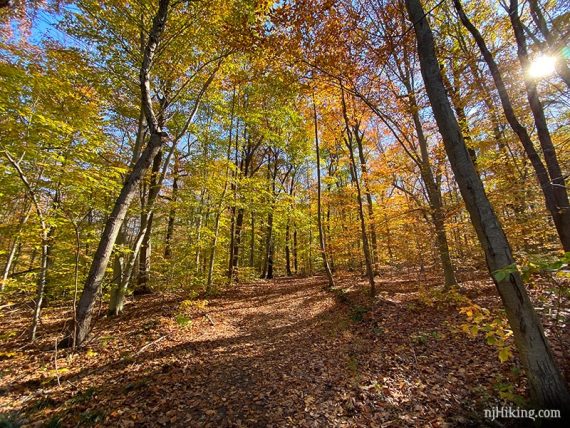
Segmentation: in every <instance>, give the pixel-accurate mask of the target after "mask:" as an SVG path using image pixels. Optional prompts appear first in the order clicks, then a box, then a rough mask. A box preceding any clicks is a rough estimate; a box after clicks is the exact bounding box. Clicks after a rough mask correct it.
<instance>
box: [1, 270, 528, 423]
mask: <svg viewBox="0 0 570 428" xmlns="http://www.w3.org/2000/svg"><path fill="white" fill-rule="evenodd" d="M352 282H354V279H352ZM323 283H324V281H323V280H322V279H319V278H309V279H289V280H288V279H279V280H276V281H267V282H258V283H254V284H240V285H238V286H236V287H235V288H234V289H232V290H230V291H227V292H226V293H224V294H223V295H222V296H221V297H218V298H215V299H212V300H211V301H210V302H209V304H208V306H207V307H206V308H204V309H194V310H193V311H192V317H191V318H192V325H191V326H186V327H181V326H180V325H179V323H177V322H176V321H175V318H176V315H177V313H179V312H180V298H179V297H173V296H171V297H168V298H165V297H163V296H149V297H145V298H143V299H140V300H137V301H136V302H134V303H131V304H129V305H128V306H127V308H126V315H125V316H124V317H121V318H119V319H106V318H105V319H102V320H100V322H99V323H98V325H97V328H96V330H95V332H94V339H93V340H92V342H91V343H90V346H89V348H88V350H87V351H84V352H82V353H79V354H69V355H66V354H64V353H62V352H60V353H59V354H58V356H57V363H58V364H57V370H56V368H55V361H56V359H55V358H54V356H55V355H54V352H53V351H50V352H45V351H46V350H47V349H51V348H50V347H53V343H54V342H55V338H56V334H55V333H57V332H58V331H60V330H61V328H62V325H61V321H60V320H59V319H56V318H55V311H54V312H53V314H52V315H53V316H54V318H53V319H51V318H50V312H49V311H48V312H47V316H46V326H45V328H47V329H48V330H50V331H52V332H53V333H54V334H53V335H52V336H50V337H46V338H45V339H44V342H42V343H41V344H40V346H41V347H43V350H44V352H38V350H33V349H29V350H25V351H22V353H21V355H20V354H16V355H15V356H13V357H11V358H8V359H5V360H4V361H0V369H2V372H3V378H2V379H1V380H0V382H1V386H2V394H1V395H0V406H2V407H4V408H6V409H7V410H12V411H13V412H19V413H18V414H19V416H18V417H20V418H21V420H22V421H24V422H28V423H32V424H33V423H34V422H36V423H38V425H42V424H44V423H46V421H55V420H59V422H60V425H61V426H75V425H77V424H80V425H89V424H97V425H105V426H157V425H163V426H181V427H182V426H212V427H224V426H260V427H261V426H284V425H290V426H314V427H322V426H445V425H446V424H450V425H451V426H453V425H462V426H469V424H472V426H478V425H479V424H480V423H481V421H480V418H481V417H482V408H485V406H488V405H490V403H491V402H494V400H496V398H495V397H496V396H497V395H498V391H497V388H496V383H497V382H499V381H503V382H505V381H508V380H510V381H513V382H515V383H517V382H519V379H518V378H512V376H511V372H510V369H511V368H512V366H511V365H510V364H505V365H502V366H500V365H499V364H498V363H497V360H496V354H495V351H494V350H493V349H491V348H489V347H487V346H486V345H484V344H483V342H482V341H481V340H478V341H474V340H470V339H468V338H467V337H466V336H465V335H464V334H462V333H460V332H459V331H458V328H457V326H458V325H459V324H460V322H461V321H462V320H461V318H460V316H459V315H458V314H457V310H456V309H453V308H447V309H445V308H443V309H442V308H435V307H433V308H432V307H429V306H425V305H422V304H421V303H420V302H419V301H418V300H417V293H416V292H415V291H414V289H413V288H414V287H413V286H410V284H409V283H408V282H405V281H403V282H401V283H398V282H397V281H396V282H392V283H391V285H388V284H384V286H383V290H384V291H383V292H382V293H381V295H380V296H379V297H378V299H377V300H376V302H375V303H374V304H373V305H371V306H369V307H368V306H367V303H366V300H364V298H363V297H362V299H363V300H359V299H360V297H361V296H360V293H356V294H355V296H353V297H354V299H353V300H352V301H353V303H352V304H351V305H346V304H343V303H340V302H339V301H338V299H336V298H335V297H334V296H333V295H332V294H331V293H327V292H324V291H323V290H322V286H323ZM359 287H360V286H359ZM362 287H363V286H362ZM349 294H350V293H349ZM362 294H363V293H362ZM359 296H360V297H359ZM358 302H361V303H358ZM205 313H207V314H208V317H209V319H208V318H206V317H205V316H204V315H205ZM59 317H61V313H60V314H59ZM212 322H213V323H214V324H213V325H212ZM454 326H455V327H454ZM141 349H142V351H141ZM19 358H24V359H25V361H26V363H25V364H24V363H17V362H16V361H18V359H19ZM18 365H21V366H22V367H19V368H18V370H14V367H16V366H18ZM58 382H59V384H58ZM519 386H520V385H519ZM513 392H516V391H513Z"/></svg>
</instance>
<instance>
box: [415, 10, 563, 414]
mask: <svg viewBox="0 0 570 428" xmlns="http://www.w3.org/2000/svg"><path fill="white" fill-rule="evenodd" d="M406 8H407V10H408V14H409V17H410V21H411V22H412V25H413V27H414V31H415V34H416V38H417V50H418V56H419V60H420V67H421V72H422V77H423V80H424V84H425V86H426V91H427V93H428V97H429V100H430V103H431V107H432V110H433V114H434V116H435V119H436V122H437V126H438V129H439V132H440V134H441V136H442V138H443V142H444V145H445V150H446V153H447V156H448V159H449V162H450V164H451V168H452V170H453V173H454V175H455V179H456V180H457V183H458V185H459V188H460V191H461V195H462V197H463V200H464V201H465V205H466V207H467V210H468V211H469V214H470V217H471V221H472V222H473V226H474V227H475V231H476V232H477V236H478V237H479V241H480V243H481V246H482V248H483V251H484V252H485V256H486V261H487V266H488V269H489V272H490V273H491V274H492V275H493V273H494V272H497V271H500V270H502V269H505V268H508V267H509V266H512V265H513V264H514V259H513V256H512V253H511V249H510V246H509V243H508V241H507V238H506V236H505V233H504V232H503V228H502V226H501V224H500V223H499V220H498V219H497V216H496V215H495V213H494V211H493V208H492V206H491V204H490V202H489V199H488V198H487V195H486V193H485V190H484V188H483V183H482V182H481V179H480V177H479V175H478V174H477V171H476V170H475V166H474V165H473V163H472V162H471V159H470V157H469V152H468V151H467V147H466V146H465V141H464V139H463V135H462V133H461V128H460V126H459V123H458V122H457V119H456V117H455V115H454V114H453V110H452V108H451V104H450V102H449V99H448V98H447V94H446V91H445V87H444V84H443V79H442V76H441V71H440V66H439V63H438V59H437V56H436V53H435V43H434V39H433V33H432V31H431V28H430V26H429V24H428V20H427V18H426V13H425V11H424V9H423V7H422V5H421V3H420V0H406ZM493 279H494V282H495V285H496V287H497V290H498V292H499V295H500V296H501V300H502V301H503V305H504V307H505V311H506V313H507V318H508V320H509V324H510V326H511V328H512V330H513V334H514V338H515V343H516V345H517V349H518V351H519V355H520V358H521V361H522V363H523V366H524V367H525V369H526V372H527V376H528V379H529V384H530V388H531V394H532V397H533V400H534V401H535V402H536V404H537V405H538V406H540V407H542V408H558V409H563V411H564V412H567V411H570V393H569V391H568V387H567V385H566V383H565V381H564V378H563V377H562V374H561V372H560V370H559V368H558V366H557V365H556V362H555V360H554V357H553V355H552V350H551V349H550V346H549V344H548V340H547V339H546V337H545V335H544V331H543V328H542V325H541V322H540V320H539V319H538V317H537V315H536V312H535V311H534V308H533V307H532V304H531V302H530V299H529V297H528V294H527V292H526V289H525V287H524V284H523V281H522V278H521V276H520V274H519V273H518V272H516V271H515V272H512V273H509V274H508V275H505V276H498V275H496V276H493Z"/></svg>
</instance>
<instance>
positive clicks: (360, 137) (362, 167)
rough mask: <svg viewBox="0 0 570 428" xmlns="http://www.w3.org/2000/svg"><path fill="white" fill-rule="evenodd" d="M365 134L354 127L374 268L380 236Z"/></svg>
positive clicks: (376, 263) (375, 266) (376, 262)
mask: <svg viewBox="0 0 570 428" xmlns="http://www.w3.org/2000/svg"><path fill="white" fill-rule="evenodd" d="M363 138H364V134H360V133H359V130H358V127H357V126H355V127H354V140H355V141H356V147H357V148H358V159H359V160H360V171H361V176H362V182H363V184H364V194H365V196H366V205H367V209H368V223H369V224H370V240H371V247H370V251H371V253H372V266H373V267H374V269H376V268H377V266H378V238H377V237H376V223H375V220H374V207H373V205H372V193H371V192H370V185H369V183H368V168H367V167H366V159H365V157H364V148H363V147H362V140H363Z"/></svg>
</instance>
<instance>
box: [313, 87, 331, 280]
mask: <svg viewBox="0 0 570 428" xmlns="http://www.w3.org/2000/svg"><path fill="white" fill-rule="evenodd" d="M313 121H314V127H315V152H316V156H317V226H318V228H319V246H320V250H321V257H322V258H323V267H324V268H325V273H326V274H327V279H328V287H329V288H333V287H334V278H333V275H332V271H331V268H330V266H329V262H328V259H327V250H326V247H325V233H324V231H323V220H322V208H321V154H320V149H319V128H318V124H317V105H316V104H315V97H314V95H313ZM311 241H312V234H311V232H309V263H310V265H309V271H310V272H309V273H311V272H312V253H311V251H310V249H311V243H312V242H311Z"/></svg>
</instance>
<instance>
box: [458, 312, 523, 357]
mask: <svg viewBox="0 0 570 428" xmlns="http://www.w3.org/2000/svg"><path fill="white" fill-rule="evenodd" d="M459 312H460V313H462V314H465V316H466V317H467V322H466V323H464V324H463V325H462V326H461V330H462V331H464V332H465V333H466V334H468V335H469V336H471V337H473V338H475V337H477V336H478V335H479V333H485V342H486V343H487V344H488V345H490V346H494V347H496V348H497V349H498V357H499V361H500V362H501V363H504V362H506V361H508V360H509V359H510V358H511V357H512V351H511V348H512V343H511V341H510V338H511V337H512V335H513V332H512V330H510V329H509V328H508V322H507V320H506V319H505V318H503V317H500V316H499V317H493V316H492V314H491V311H490V310H489V309H487V308H482V307H481V306H479V305H476V304H471V305H469V306H464V307H462V308H460V309H459Z"/></svg>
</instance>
